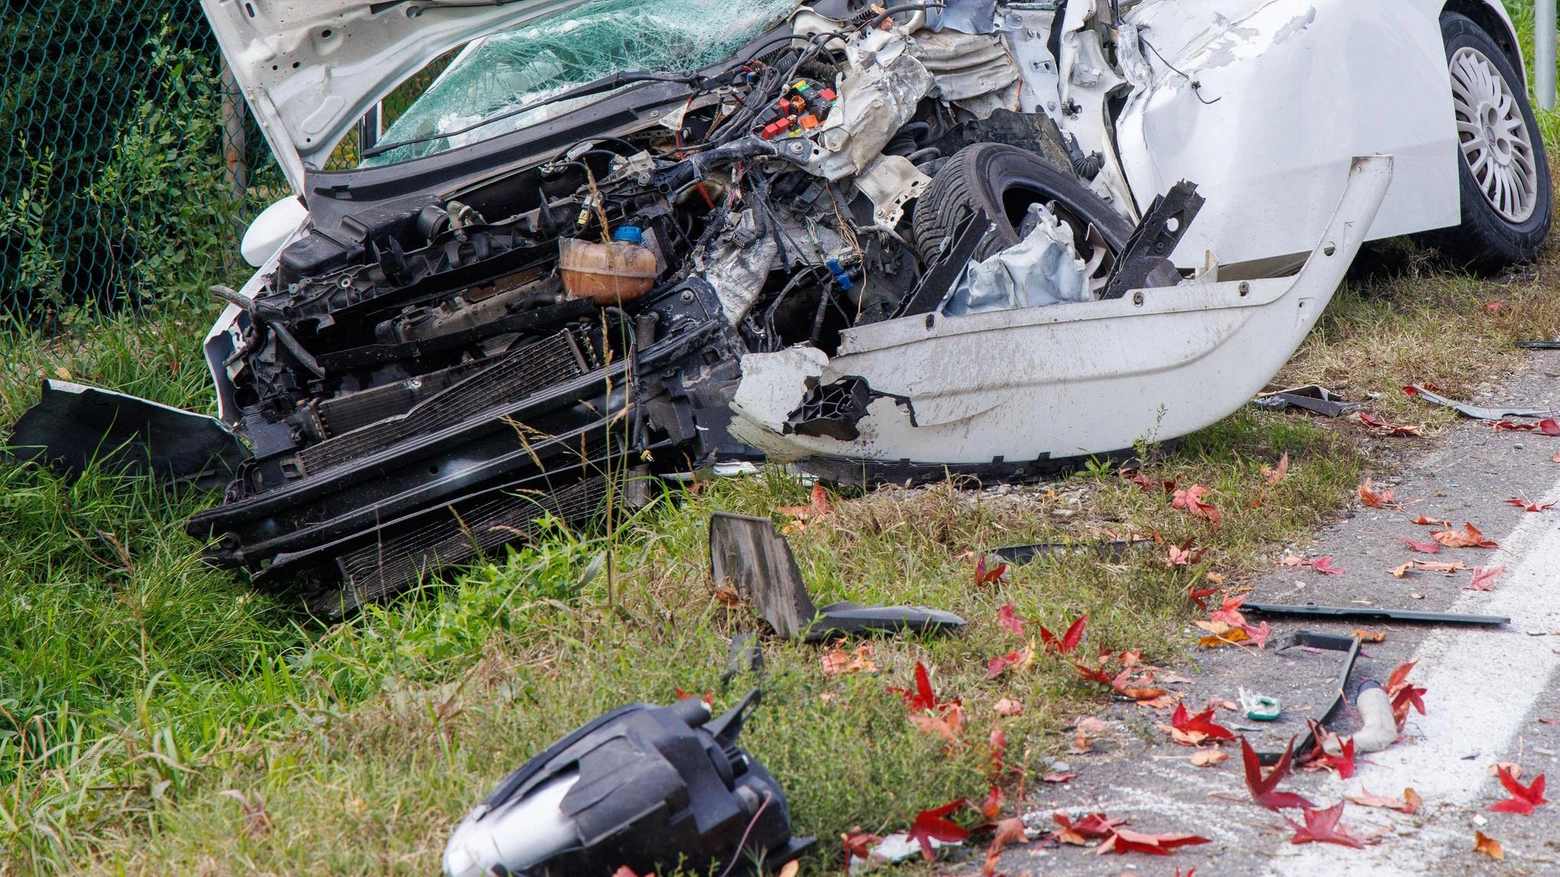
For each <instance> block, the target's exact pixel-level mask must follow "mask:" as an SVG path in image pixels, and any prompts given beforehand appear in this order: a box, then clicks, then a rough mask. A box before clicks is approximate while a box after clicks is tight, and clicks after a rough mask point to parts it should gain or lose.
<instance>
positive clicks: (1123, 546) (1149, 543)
mask: <svg viewBox="0 0 1560 877" xmlns="http://www.w3.org/2000/svg"><path fill="white" fill-rule="evenodd" d="M1157 544H1159V543H1157V542H1155V541H1154V540H1152V539H1115V540H1112V541H1109V542H1081V541H1079V542H1072V541H1066V542H1035V543H1033V544H1030V545H1009V546H1007V547H1005V548H994V549H992V550H991V551H990V552H989V553H990V554H994V555H996V556H997V557H1000V558H1002V560H1003V561H1005V562H1007V563H1011V564H1014V565H1021V564H1025V563H1033V562H1034V561H1035V560H1036V559H1038V558H1041V557H1048V556H1050V555H1053V554H1064V555H1065V554H1093V555H1095V556H1097V557H1098V558H1099V559H1100V560H1102V561H1104V562H1106V563H1121V562H1122V561H1125V560H1126V559H1127V558H1128V557H1130V556H1131V552H1133V551H1142V550H1145V549H1148V548H1152V547H1153V546H1155V545H1157Z"/></svg>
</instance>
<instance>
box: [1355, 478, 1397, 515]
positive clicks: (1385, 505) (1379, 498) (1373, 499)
mask: <svg viewBox="0 0 1560 877" xmlns="http://www.w3.org/2000/svg"><path fill="white" fill-rule="evenodd" d="M1355 492H1356V493H1358V494H1359V495H1360V502H1362V503H1364V504H1365V505H1367V506H1369V507H1370V508H1373V509H1391V508H1397V503H1395V502H1393V501H1392V493H1393V491H1392V490H1390V489H1388V490H1383V491H1382V492H1380V493H1377V492H1376V491H1375V490H1373V489H1372V488H1371V483H1370V479H1369V478H1367V479H1365V483H1364V484H1361V485H1360V486H1359V487H1357V488H1355Z"/></svg>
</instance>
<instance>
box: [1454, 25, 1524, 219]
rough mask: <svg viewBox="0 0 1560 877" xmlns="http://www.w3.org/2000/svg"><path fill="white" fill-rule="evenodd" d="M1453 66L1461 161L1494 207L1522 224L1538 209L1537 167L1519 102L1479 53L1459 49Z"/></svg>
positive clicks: (1498, 72)
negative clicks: (1465, 164)
mask: <svg viewBox="0 0 1560 877" xmlns="http://www.w3.org/2000/svg"><path fill="white" fill-rule="evenodd" d="M1449 66H1450V70H1451V74H1452V107H1453V109H1454V111H1455V113H1456V117H1457V139H1458V145H1459V146H1460V148H1461V150H1462V155H1463V161H1464V162H1466V163H1467V166H1468V170H1469V171H1470V172H1471V173H1472V174H1473V179H1474V182H1476V183H1477V184H1478V186H1479V190H1480V191H1481V192H1483V193H1484V200H1485V201H1487V202H1488V203H1489V205H1490V207H1491V208H1492V209H1494V211H1495V212H1496V213H1498V214H1500V216H1501V218H1502V219H1505V220H1506V221H1508V222H1524V221H1526V220H1528V219H1529V218H1531V217H1532V216H1533V211H1534V210H1535V209H1536V208H1537V206H1538V164H1537V162H1536V160H1535V157H1534V152H1533V139H1532V136H1531V135H1530V134H1529V133H1528V127H1527V120H1526V119H1525V118H1523V115H1522V107H1521V104H1520V103H1519V102H1518V101H1517V98H1516V95H1514V94H1513V93H1512V91H1511V86H1510V85H1509V84H1508V83H1507V82H1506V78H1505V77H1504V76H1502V75H1501V73H1500V70H1499V69H1498V68H1496V66H1495V65H1494V64H1493V63H1492V62H1491V61H1490V59H1489V58H1488V57H1487V56H1486V55H1485V54H1484V53H1483V52H1480V51H1479V50H1478V49H1473V48H1467V47H1464V48H1461V49H1458V50H1457V51H1456V52H1454V53H1453V54H1452V58H1451V61H1450V62H1449Z"/></svg>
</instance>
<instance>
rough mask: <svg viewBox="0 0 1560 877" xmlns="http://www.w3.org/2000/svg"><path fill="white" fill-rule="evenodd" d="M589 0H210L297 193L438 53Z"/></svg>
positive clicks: (206, 0) (237, 71)
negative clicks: (497, 0) (448, 0)
mask: <svg viewBox="0 0 1560 877" xmlns="http://www.w3.org/2000/svg"><path fill="white" fill-rule="evenodd" d="M581 2H582V0H521V2H516V3H503V4H498V5H495V4H481V5H476V4H473V5H467V6H461V5H454V6H440V5H438V4H435V3H422V2H414V0H407V2H372V3H371V2H366V0H201V6H202V7H204V8H205V10H206V17H207V18H209V19H210V20H211V27H212V30H214V31H215V32H216V35H217V43H218V45H220V46H221V47H222V54H223V56H224V57H225V58H226V59H227V62H228V67H229V68H230V69H231V70H232V71H233V77H234V79H235V80H236V81H237V82H238V84H239V87H240V88H241V89H242V90H243V92H244V98H245V99H246V100H248V101H249V107H250V109H251V110H252V111H253V112H254V114H255V121H256V122H257V123H258V124H259V125H260V129H261V130H262V131H263V132H265V136H266V140H267V141H268V142H269V143H270V144H271V150H272V152H274V153H275V154H276V160H277V161H278V162H280V163H281V166H282V171H283V173H285V174H286V176H287V181H288V183H290V184H291V185H292V187H293V191H294V192H295V193H297V194H300V195H301V194H303V178H304V173H305V170H306V169H315V170H318V169H320V168H323V167H325V162H326V160H327V159H329V158H330V154H331V152H332V151H333V150H334V149H335V148H336V145H337V144H338V143H340V142H341V139H342V138H343V137H345V136H346V135H347V132H349V131H351V130H352V126H353V125H356V124H357V121H358V120H359V119H361V118H363V116H364V114H366V113H367V112H368V111H369V109H370V108H372V107H373V106H374V104H375V103H377V102H378V101H379V100H381V99H382V98H384V97H385V96H386V95H388V94H389V93H390V92H391V91H393V90H394V89H395V88H396V86H398V85H400V84H401V83H402V82H404V81H406V80H407V79H409V78H410V77H411V76H412V75H413V74H415V73H416V72H417V71H419V70H421V69H423V68H424V67H426V66H428V64H429V63H431V62H432V61H433V60H434V59H436V58H438V57H439V56H441V55H443V54H444V53H445V52H448V51H450V50H452V49H454V48H456V47H457V46H460V45H463V44H465V43H468V42H470V41H472V40H474V39H477V38H478V37H481V36H484V35H486V34H489V33H493V32H495V31H499V30H505V29H508V28H512V27H518V26H520V25H522V24H524V23H526V22H527V21H531V20H534V19H537V18H540V17H542V16H544V15H551V14H553V13H556V12H561V11H563V10H566V9H569V8H571V7H574V6H578V5H580V3H581Z"/></svg>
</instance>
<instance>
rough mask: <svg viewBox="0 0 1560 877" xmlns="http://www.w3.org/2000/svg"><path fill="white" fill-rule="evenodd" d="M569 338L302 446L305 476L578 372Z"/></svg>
mask: <svg viewBox="0 0 1560 877" xmlns="http://www.w3.org/2000/svg"><path fill="white" fill-rule="evenodd" d="M582 374H583V372H582V371H581V370H580V364H579V359H578V357H577V354H576V352H575V346H574V342H573V339H572V338H571V337H570V336H569V333H567V332H560V333H558V334H557V335H555V336H553V337H552V338H549V339H547V340H546V341H540V342H537V343H536V344H532V345H530V346H529V347H526V348H524V349H522V350H517V351H515V352H514V353H511V354H509V355H507V356H505V357H503V358H502V359H501V360H500V361H499V362H498V363H496V364H494V365H493V366H492V367H490V368H488V369H486V370H484V371H482V372H479V373H478V374H475V375H472V376H471V377H469V378H467V379H465V380H463V381H461V382H460V383H458V384H456V385H455V386H453V387H450V388H449V389H448V390H445V391H444V392H442V393H439V394H438V395H436V396H434V397H433V398H431V399H429V400H427V401H426V402H423V403H422V404H420V405H418V406H417V407H415V408H413V409H412V410H411V411H409V412H407V413H406V416H404V417H400V418H397V419H395V420H386V421H382V422H380V423H375V424H372V425H370V426H365V427H363V428H361V429H357V430H354V431H352V432H349V433H345V434H343V435H340V436H337V437H335V438H332V439H327V440H326V441H323V442H320V443H319V444H317V445H314V446H312V447H308V448H305V449H303V450H302V451H300V452H299V454H298V460H299V462H300V463H302V464H303V471H304V472H305V473H308V474H314V473H317V472H323V471H325V470H326V469H330V468H332V467H334V466H340V465H341V464H343V463H346V462H349V461H351V460H355V459H358V458H360V457H363V456H366V455H368V454H372V453H375V452H377V451H382V450H384V449H386V448H389V447H393V446H394V445H396V444H398V443H400V442H403V441H406V440H407V439H411V438H415V437H417V436H421V435H427V434H429V433H431V432H434V431H436V430H438V429H440V428H442V427H446V426H450V425H452V424H455V423H459V422H460V421H463V420H467V419H470V418H471V417H473V416H475V415H477V414H480V413H481V412H483V411H485V410H487V409H489V408H492V407H493V406H495V405H502V404H505V403H509V402H517V401H519V400H521V399H524V398H525V397H526V396H529V395H531V394H532V393H535V392H537V391H538V390H541V389H544V388H546V387H548V386H550V385H552V384H556V383H560V382H562V381H567V380H572V379H574V378H577V377H579V376H580V375H582Z"/></svg>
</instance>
